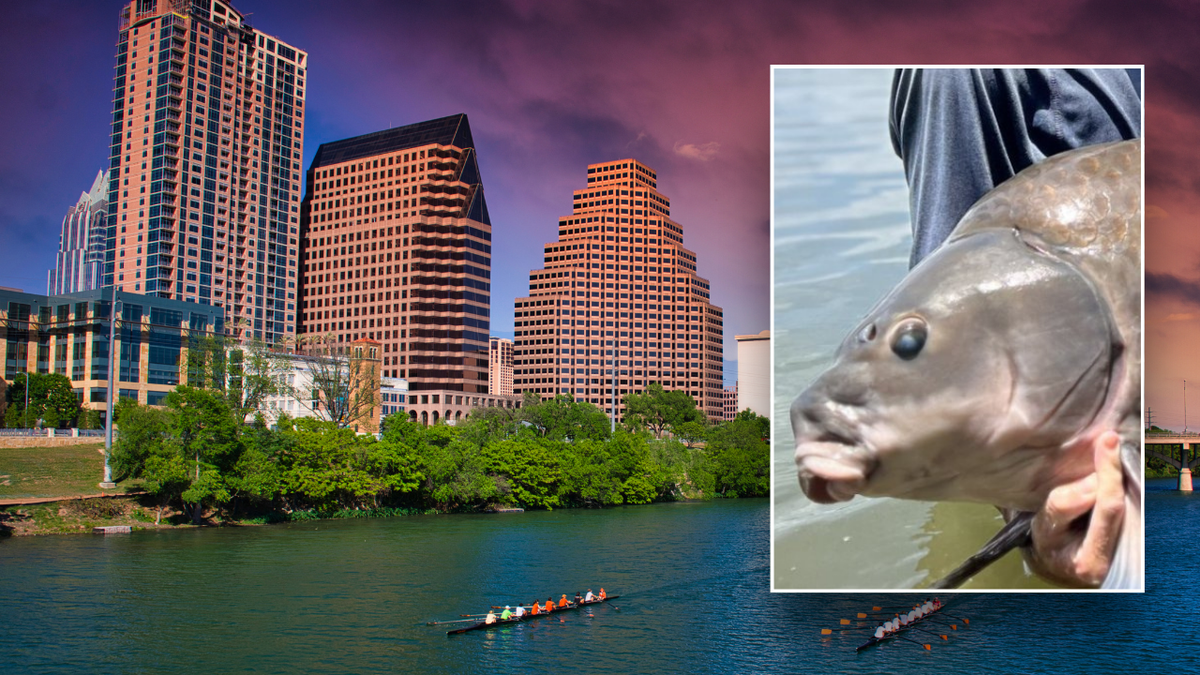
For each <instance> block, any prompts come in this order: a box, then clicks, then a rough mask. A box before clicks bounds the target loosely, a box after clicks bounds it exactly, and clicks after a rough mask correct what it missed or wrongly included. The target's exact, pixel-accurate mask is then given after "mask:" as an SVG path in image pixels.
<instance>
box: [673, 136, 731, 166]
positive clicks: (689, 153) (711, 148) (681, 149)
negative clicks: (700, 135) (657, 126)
mask: <svg viewBox="0 0 1200 675" xmlns="http://www.w3.org/2000/svg"><path fill="white" fill-rule="evenodd" d="M720 148H721V144H720V143H717V142H716V141H710V142H708V143H702V144H700V145H696V144H695V143H686V144H680V143H676V144H675V147H674V148H672V149H673V150H674V151H675V154H676V155H679V156H680V157H683V158H685V159H694V160H697V161H700V162H707V161H708V160H710V159H712V158H713V157H716V156H717V150H719V149H720Z"/></svg>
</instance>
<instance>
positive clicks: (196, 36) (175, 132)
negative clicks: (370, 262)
mask: <svg viewBox="0 0 1200 675" xmlns="http://www.w3.org/2000/svg"><path fill="white" fill-rule="evenodd" d="M307 69H308V55H307V54H305V53H304V52H303V51H300V50H297V49H295V48H294V47H292V46H290V45H288V44H285V43H284V42H282V41H280V40H279V39H278V38H275V37H272V36H270V35H266V34H264V33H261V32H259V31H257V30H255V29H253V28H251V27H250V26H249V25H247V24H246V21H245V17H244V16H243V15H242V14H241V13H240V12H238V11H237V10H235V9H234V8H233V7H232V6H231V5H230V4H229V3H228V2H224V1H222V0H133V2H130V3H129V4H128V5H127V6H126V7H125V8H124V10H123V11H122V13H121V16H120V33H119V37H118V40H117V64H116V73H115V80H114V82H113V92H114V93H113V117H112V120H113V121H112V139H111V148H110V150H111V154H110V162H109V169H110V174H111V175H110V179H109V183H108V231H107V242H106V258H105V264H104V273H103V276H104V279H103V282H104V284H106V285H107V284H113V283H115V284H116V285H117V286H118V287H119V288H121V289H122V290H125V291H134V292H137V293H145V294H147V295H157V296H160V297H164V298H173V299H176V300H186V301H192V302H199V303H202V304H213V305H218V306H221V307H222V308H224V310H225V315H226V317H227V321H226V323H225V325H226V330H227V332H228V333H229V334H232V335H235V336H238V337H248V336H251V335H253V336H257V337H261V338H263V339H265V340H267V341H269V342H274V341H276V340H279V339H282V338H286V337H289V336H290V335H291V334H292V332H293V330H294V328H293V327H294V325H295V319H296V303H297V300H296V296H297V292H298V289H297V282H298V280H297V259H298V248H299V246H298V242H297V240H298V238H299V228H300V196H301V195H300V173H301V167H300V161H301V157H302V155H303V152H304V147H303V142H304V138H303V129H304V95H305V90H306V84H307V82H306V79H307V78H306V72H307Z"/></svg>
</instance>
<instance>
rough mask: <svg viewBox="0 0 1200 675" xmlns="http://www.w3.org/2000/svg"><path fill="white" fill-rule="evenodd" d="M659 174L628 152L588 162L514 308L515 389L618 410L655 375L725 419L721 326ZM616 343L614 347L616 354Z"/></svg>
mask: <svg viewBox="0 0 1200 675" xmlns="http://www.w3.org/2000/svg"><path fill="white" fill-rule="evenodd" d="M670 215H671V202H670V200H669V199H667V198H666V197H664V196H662V195H661V194H659V192H658V190H657V175H656V174H655V173H654V172H653V171H651V170H650V169H649V168H648V167H646V165H644V164H642V163H640V162H638V161H636V160H632V159H623V160H620V161H616V162H605V163H603V164H593V165H590V166H588V171H587V187H586V188H584V189H581V190H576V191H575V193H574V208H573V210H572V213H571V215H570V216H569V217H566V218H562V219H560V220H559V223H558V241H555V242H551V243H549V244H547V245H546V247H545V267H544V268H543V269H540V270H534V271H533V272H531V273H530V275H529V288H530V295H529V297H525V298H517V300H516V306H515V324H516V354H515V363H514V365H513V368H514V373H513V380H514V381H513V389H514V390H515V391H517V392H521V391H534V392H537V393H539V394H541V395H542V396H543V397H544V398H549V397H553V396H555V395H557V394H569V395H571V396H572V397H574V398H575V399H576V400H583V401H590V402H592V403H595V404H596V405H598V406H600V407H601V408H604V409H605V410H606V411H608V412H609V413H610V414H611V413H612V398H613V389H614V384H613V379H614V378H613V376H612V372H613V369H614V368H615V370H616V377H615V379H616V384H615V389H616V398H617V412H618V414H620V412H621V411H622V410H623V408H624V406H623V404H622V403H621V397H622V396H623V395H624V394H627V393H630V392H639V391H642V390H644V389H645V388H646V386H647V385H649V384H650V383H652V382H660V383H662V385H663V388H665V389H668V390H670V389H681V390H683V391H686V392H687V393H688V394H690V395H691V396H692V397H693V398H695V399H696V402H697V404H698V406H699V408H700V409H701V410H703V411H704V413H705V414H706V415H708V417H709V418H710V419H713V420H719V419H721V416H722V403H723V400H722V399H723V393H722V383H721V377H722V369H723V366H724V360H723V334H724V328H723V322H722V313H721V308H720V307H715V306H713V305H712V303H711V302H710V301H709V285H708V281H707V280H705V279H703V278H701V277H700V276H699V275H698V274H697V273H696V254H695V253H692V252H691V251H689V250H687V249H686V248H684V247H683V228H682V227H681V226H680V225H679V224H678V223H676V222H675V221H673V220H671V218H670ZM614 350H615V351H614Z"/></svg>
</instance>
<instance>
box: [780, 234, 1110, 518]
mask: <svg viewBox="0 0 1200 675" xmlns="http://www.w3.org/2000/svg"><path fill="white" fill-rule="evenodd" d="M1112 324H1113V322H1112V318H1111V316H1110V312H1109V311H1108V309H1107V307H1106V306H1105V303H1104V301H1103V300H1102V298H1101V296H1100V295H1099V294H1098V292H1097V291H1096V289H1095V288H1094V287H1093V284H1092V283H1091V282H1089V280H1088V279H1087V278H1086V277H1085V276H1084V275H1083V274H1081V273H1080V272H1079V270H1077V269H1076V268H1075V267H1074V266H1073V265H1072V264H1070V262H1069V261H1065V260H1062V259H1059V258H1058V257H1056V256H1055V255H1053V254H1051V253H1049V252H1047V251H1045V250H1041V249H1039V248H1038V247H1037V245H1036V242H1034V243H1031V242H1030V241H1029V240H1028V239H1027V238H1025V237H1023V235H1022V234H1021V233H1020V232H1019V231H1017V230H1015V229H1012V228H997V229H991V230H983V231H979V232H976V233H974V234H971V235H970V236H966V237H962V238H958V239H955V240H951V241H949V242H947V243H946V244H945V245H944V246H942V247H941V248H940V249H938V251H936V252H935V253H934V254H932V255H931V256H929V257H928V258H926V259H925V260H924V261H923V262H922V263H921V264H919V265H918V266H917V267H915V268H914V269H913V270H912V271H911V272H910V273H909V275H908V276H907V277H905V279H904V280H903V281H902V282H901V283H900V285H898V286H897V287H896V288H895V289H894V290H893V291H892V292H891V293H890V294H889V295H887V296H886V297H885V298H884V299H883V300H881V301H880V302H879V304H877V305H876V306H875V308H874V309H872V310H871V312H870V313H869V314H868V315H867V317H866V318H865V319H864V320H863V321H862V322H861V323H860V324H859V325H858V326H857V327H856V328H855V329H854V330H853V331H852V332H851V333H850V335H849V336H847V337H846V339H845V340H844V341H843V342H842V344H841V346H840V347H839V348H838V351H837V354H836V360H835V362H834V365H833V366H832V367H830V368H829V370H827V371H826V372H824V373H823V374H822V375H820V376H819V377H818V378H817V380H816V381H815V382H813V383H812V384H811V385H810V386H809V387H808V388H807V389H806V390H805V391H804V392H803V393H802V394H800V396H799V397H798V398H797V399H796V400H795V402H794V403H793V405H792V409H791V418H792V427H793V431H794V432H795V438H796V453H795V460H796V464H797V470H798V475H799V479H800V484H801V487H802V488H803V490H804V492H805V494H807V495H808V497H809V498H810V499H812V500H813V501H816V502H819V503H831V502H836V501H844V500H848V499H850V498H852V497H853V496H854V495H856V494H863V495H870V496H890V497H900V498H909V499H923V500H938V501H941V500H952V501H977V502H984V503H991V504H997V505H1000V506H1008V507H1012V508H1024V509H1030V508H1033V509H1036V507H1037V506H1038V505H1040V503H1041V502H1042V501H1043V500H1044V498H1045V495H1046V494H1048V492H1049V490H1050V489H1052V488H1053V487H1054V486H1055V485H1058V484H1061V483H1062V482H1065V481H1067V480H1073V479H1075V478H1077V477H1080V476H1081V475H1083V474H1082V473H1079V472H1080V471H1081V470H1082V469H1080V468H1079V467H1080V466H1086V465H1087V464H1088V463H1086V462H1084V463H1078V462H1074V461H1073V459H1072V458H1071V457H1069V455H1071V454H1072V453H1078V452H1088V453H1090V449H1082V448H1076V447H1075V446H1081V445H1083V444H1082V443H1080V442H1078V441H1079V439H1080V436H1081V430H1084V429H1087V428H1088V427H1089V425H1091V424H1092V422H1093V421H1094V420H1095V418H1096V417H1097V415H1098V414H1099V413H1100V411H1101V410H1102V408H1103V407H1104V402H1105V397H1106V392H1107V390H1108V388H1109V379H1110V377H1111V370H1112V360H1113V356H1114V355H1113V351H1114V344H1117V343H1119V341H1118V340H1116V339H1115V338H1114V328H1113V325H1112ZM1089 456H1090V455H1089Z"/></svg>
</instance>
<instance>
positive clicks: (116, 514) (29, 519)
mask: <svg viewBox="0 0 1200 675" xmlns="http://www.w3.org/2000/svg"><path fill="white" fill-rule="evenodd" d="M145 495H146V493H144V492H143V493H128V494H103V495H90V496H80V497H65V498H64V497H59V498H53V497H50V498H45V499H44V500H41V499H39V500H37V503H28V502H27V503H25V504H9V505H5V504H0V539H7V538H9V537H41V536H53V535H79V534H93V531H92V530H93V528H96V527H112V526H119V525H128V526H130V527H131V528H132V530H131V531H132V532H136V531H139V530H173V529H188V528H196V529H199V528H219V527H261V526H265V525H278V524H286V523H298V522H313V521H321V520H353V519H366V518H399V517H409V516H421V515H455V514H474V515H481V514H489V515H496V516H502V515H504V514H502V513H497V512H495V511H492V510H491V509H493V508H495V505H490V506H489V507H488V508H487V509H482V510H461V511H459V510H450V511H441V510H438V509H435V508H428V509H419V508H415V507H379V508H374V509H341V510H338V511H333V512H328V513H319V512H316V511H311V510H308V511H292V512H280V511H271V512H266V513H263V514H258V515H253V516H249V517H246V518H242V519H236V520H235V519H231V520H216V519H215V518H214V519H209V520H206V521H205V522H203V523H200V524H199V525H197V524H193V523H192V522H191V521H190V519H188V516H187V515H186V514H185V513H184V512H182V511H179V510H177V509H174V508H166V509H164V510H163V513H162V519H161V521H160V522H159V523H157V524H156V523H155V522H154V520H155V515H156V513H157V511H158V507H156V506H145V505H143V504H140V503H138V502H137V501H136V498H138V497H142V496H145ZM123 498H124V499H123ZM715 499H725V498H724V497H720V496H717V497H712V498H710V499H704V498H694V499H688V498H684V499H678V500H671V501H655V502H650V503H648V504H618V505H611V506H600V507H590V506H565V507H559V508H560V509H564V510H565V509H595V508H599V509H605V508H612V507H613V506H650V505H654V504H676V503H688V502H697V503H698V502H705V501H713V500H715ZM733 499H739V500H741V499H769V496H768V497H735V498H733ZM114 502H116V503H114ZM23 506H28V507H29V508H28V509H25V508H21V507H23ZM502 508H503V507H502ZM525 510H526V511H530V510H532V511H541V510H544V509H525ZM554 510H559V509H554ZM214 515H215V514H214ZM183 519H187V520H186V522H171V521H172V520H175V521H179V520H183ZM105 536H107V535H105Z"/></svg>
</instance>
